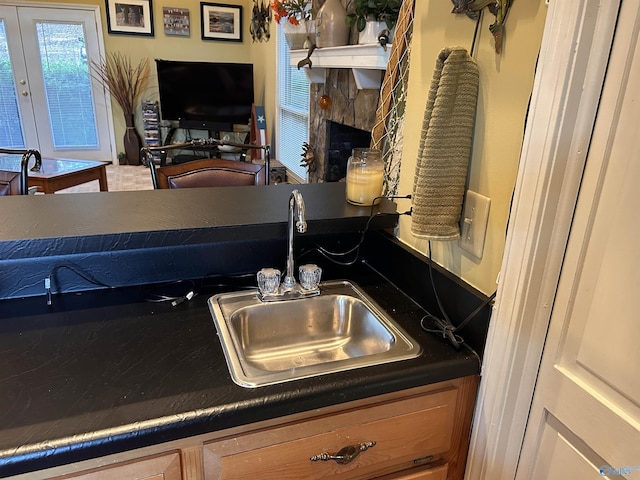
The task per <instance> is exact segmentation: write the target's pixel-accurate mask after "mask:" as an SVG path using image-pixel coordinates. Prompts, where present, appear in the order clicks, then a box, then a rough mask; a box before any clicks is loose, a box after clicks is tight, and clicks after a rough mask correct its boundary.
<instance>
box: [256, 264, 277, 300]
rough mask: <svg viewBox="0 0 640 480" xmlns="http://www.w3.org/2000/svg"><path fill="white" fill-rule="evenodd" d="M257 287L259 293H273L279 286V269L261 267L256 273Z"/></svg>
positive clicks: (275, 292)
mask: <svg viewBox="0 0 640 480" xmlns="http://www.w3.org/2000/svg"><path fill="white" fill-rule="evenodd" d="M257 277H258V288H259V289H260V294H261V295H275V294H277V293H278V288H280V270H278V269H277V268H263V269H262V270H260V271H259V272H258V273H257Z"/></svg>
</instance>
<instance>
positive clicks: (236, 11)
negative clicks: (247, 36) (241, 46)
mask: <svg viewBox="0 0 640 480" xmlns="http://www.w3.org/2000/svg"><path fill="white" fill-rule="evenodd" d="M200 10H201V11H200V13H201V17H202V39H203V40H227V41H230V42H242V6H240V5H225V4H222V3H203V2H201V3H200Z"/></svg>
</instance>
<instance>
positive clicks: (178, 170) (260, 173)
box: [151, 158, 266, 189]
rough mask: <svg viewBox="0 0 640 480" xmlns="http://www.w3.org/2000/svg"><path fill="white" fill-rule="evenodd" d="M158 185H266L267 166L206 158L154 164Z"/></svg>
mask: <svg viewBox="0 0 640 480" xmlns="http://www.w3.org/2000/svg"><path fill="white" fill-rule="evenodd" d="M154 174H155V179H154V182H153V185H154V188H156V189H160V188H194V187H233V186H248V185H265V184H266V183H265V182H266V180H265V179H266V173H265V167H264V165H258V164H255V163H246V162H237V161H234V160H224V159H221V158H206V159H202V160H193V161H191V162H186V163H180V164H177V165H167V166H166V167H155V166H151V175H152V177H153V176H154Z"/></svg>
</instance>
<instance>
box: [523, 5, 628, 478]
mask: <svg viewBox="0 0 640 480" xmlns="http://www.w3.org/2000/svg"><path fill="white" fill-rule="evenodd" d="M639 33H640V0H627V1H626V2H622V7H621V11H620V17H619V23H618V26H617V29H616V35H615V39H614V45H613V51H612V55H611V59H612V60H611V63H610V65H609V68H608V71H607V77H606V80H605V86H604V90H603V94H602V99H601V103H600V107H599V111H598V116H597V119H596V124H595V129H594V133H593V137H592V141H591V145H590V148H589V155H588V158H587V163H586V169H585V174H584V178H583V182H582V185H581V188H580V195H579V198H578V203H577V207H576V213H575V218H574V222H573V224H572V228H571V234H570V238H569V243H568V246H567V251H566V256H565V260H564V263H563V267H562V274H561V277H560V283H559V285H558V291H557V295H556V299H555V302H554V306H553V313H552V316H551V323H550V328H549V333H548V337H547V342H546V345H545V350H544V354H543V357H542V363H541V366H540V372H539V377H538V382H537V384H536V389H535V394H534V399H533V403H532V408H531V412H530V416H529V422H528V425H527V430H526V434H525V440H524V444H523V447H522V452H521V458H520V462H519V465H518V470H517V478H519V479H527V480H528V479H538V478H539V479H546V478H579V479H583V478H594V479H595V478H607V477H609V476H610V477H611V478H631V479H633V478H635V477H634V474H635V475H636V476H637V477H638V478H640V375H639V374H640V349H639V348H638V346H637V344H638V339H640V321H639V319H638V316H639V313H640V270H639V269H638V265H639V264H640V248H639V247H638V246H639V245H640V242H638V239H639V238H640V223H639V222H638V221H637V213H638V208H639V206H640V200H639V195H638V193H639V189H638V186H637V183H638V179H640V161H639V160H640V123H639V122H638V118H639V117H638V111H639V110H638V108H639V105H640V95H639V94H638V88H637V85H639V84H640V41H639ZM601 469H602V472H601ZM617 474H620V475H618V476H616V475H617Z"/></svg>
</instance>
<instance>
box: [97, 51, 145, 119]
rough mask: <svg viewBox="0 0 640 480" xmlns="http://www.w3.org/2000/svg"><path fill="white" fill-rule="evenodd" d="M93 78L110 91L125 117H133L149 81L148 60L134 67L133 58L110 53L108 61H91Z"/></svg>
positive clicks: (141, 61) (143, 60)
mask: <svg viewBox="0 0 640 480" xmlns="http://www.w3.org/2000/svg"><path fill="white" fill-rule="evenodd" d="M91 70H92V71H93V74H94V75H93V77H94V78H95V79H96V80H98V81H99V82H100V83H102V85H104V87H105V88H106V89H107V90H108V91H109V93H110V94H111V96H112V97H113V98H114V99H115V100H116V102H117V103H118V105H119V106H120V108H121V109H122V112H123V113H124V114H125V115H133V114H134V113H135V111H136V107H137V106H138V103H139V102H140V96H141V95H142V92H143V91H144V89H145V87H146V85H147V80H148V79H149V77H148V73H149V62H148V59H146V58H145V59H142V60H140V62H139V63H138V65H136V66H133V64H132V63H131V58H129V57H128V56H126V55H123V54H121V53H117V52H114V53H109V54H108V55H107V58H106V59H102V60H101V61H99V62H97V61H91Z"/></svg>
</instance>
